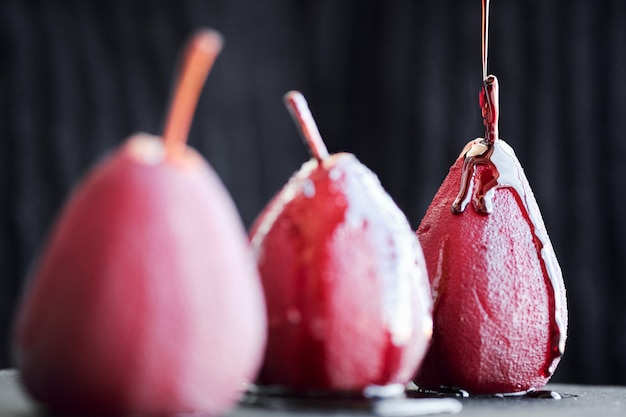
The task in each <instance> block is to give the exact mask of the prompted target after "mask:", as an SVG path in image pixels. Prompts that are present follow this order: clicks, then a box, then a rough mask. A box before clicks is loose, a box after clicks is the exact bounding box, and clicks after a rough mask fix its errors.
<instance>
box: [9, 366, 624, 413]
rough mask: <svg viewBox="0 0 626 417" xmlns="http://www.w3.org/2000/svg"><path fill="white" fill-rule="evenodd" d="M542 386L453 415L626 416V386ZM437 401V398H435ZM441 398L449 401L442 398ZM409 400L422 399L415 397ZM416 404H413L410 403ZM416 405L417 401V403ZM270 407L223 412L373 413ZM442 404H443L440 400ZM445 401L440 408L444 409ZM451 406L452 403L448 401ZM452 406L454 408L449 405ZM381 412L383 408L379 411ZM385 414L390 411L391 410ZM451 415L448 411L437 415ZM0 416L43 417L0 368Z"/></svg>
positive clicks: (467, 403)
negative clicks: (533, 394)
mask: <svg viewBox="0 0 626 417" xmlns="http://www.w3.org/2000/svg"><path fill="white" fill-rule="evenodd" d="M546 389H549V390H552V391H556V392H558V393H560V394H561V395H562V397H563V398H561V399H560V400H553V399H544V398H525V397H505V398H496V397H490V398H464V399H461V400H460V403H461V404H462V410H460V411H459V412H458V413H457V414H455V415H457V416H461V417H465V416H487V417H489V416H506V417H515V416H529V415H532V416H533V417H542V416H546V417H547V416H550V417H557V416H568V417H569V416H591V417H604V416H622V417H624V416H626V387H621V386H620V387H617V386H584V385H568V384H548V386H547V387H546ZM435 400H437V399H435ZM442 400H443V401H452V403H453V402H454V400H450V399H442ZM412 401H422V400H421V399H415V400H412ZM412 404H416V403H412ZM417 404H419V403H417ZM273 405H274V406H250V405H241V406H238V407H236V408H234V409H233V410H231V411H230V412H228V413H227V414H226V416H225V417H243V416H250V417H269V416H278V417H280V416H284V417H291V416H302V417H317V416H320V417H321V416H339V417H340V416H348V415H349V416H375V415H381V414H380V413H379V414H376V413H375V411H376V410H372V409H368V408H367V407H360V406H359V407H341V406H338V407H324V408H323V409H322V408H310V407H295V406H292V405H289V406H285V405H284V404H283V403H276V404H273ZM442 405H443V403H442ZM450 405H451V403H450V402H448V403H446V405H444V406H443V407H442V408H447V407H448V406H450ZM452 405H454V404H452ZM453 408H454V407H453ZM381 411H384V410H381ZM384 415H385V416H389V417H391V416H394V415H398V416H400V415H404V416H409V415H411V414H410V413H409V414H397V413H396V414H394V411H393V410H392V411H391V412H390V413H386V414H384ZM440 415H451V414H440ZM0 416H1V417H43V416H46V413H44V412H43V411H41V410H40V409H38V408H37V407H36V406H35V404H34V403H33V402H32V401H31V400H30V399H29V398H28V396H27V395H26V394H25V393H24V392H23V391H22V388H21V386H20V383H19V376H18V373H17V372H16V371H14V370H0Z"/></svg>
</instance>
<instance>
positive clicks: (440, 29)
mask: <svg viewBox="0 0 626 417" xmlns="http://www.w3.org/2000/svg"><path fill="white" fill-rule="evenodd" d="M0 5H1V6H0V139H1V148H0V195H1V196H2V204H0V273H1V274H2V276H1V279H0V335H1V337H0V342H1V343H2V346H3V350H2V354H1V355H0V366H10V365H11V359H10V354H9V349H8V334H9V333H8V332H9V327H10V321H11V318H12V314H13V311H14V308H15V304H16V301H17V299H18V296H19V293H20V291H21V289H22V287H23V285H24V282H25V279H26V277H27V275H28V270H29V265H31V263H32V262H33V260H34V259H35V258H36V256H37V253H38V249H39V247H40V246H41V244H42V242H43V239H44V237H45V235H46V233H47V231H48V229H49V227H50V226H51V223H52V221H53V219H54V216H55V215H56V214H57V213H58V211H59V210H60V207H61V204H62V202H63V200H64V199H65V198H66V197H67V195H68V193H69V192H70V190H71V188H72V185H73V184H74V183H75V182H76V181H77V180H78V179H79V178H80V177H81V176H82V175H83V174H84V173H85V171H86V169H87V168H88V167H89V166H90V165H91V164H92V163H93V162H94V161H96V160H97V159H98V158H99V157H101V156H102V155H104V154H105V153H106V152H107V151H109V150H111V149H113V148H114V147H115V146H117V145H118V144H120V143H121V141H122V140H123V139H124V138H125V137H127V136H128V135H130V134H131V133H133V132H136V131H147V132H150V133H159V132H160V128H161V123H162V120H163V119H162V117H163V114H164V112H165V109H166V106H167V102H168V95H169V89H170V85H171V80H172V76H173V73H174V70H175V62H176V58H177V54H178V50H179V47H180V46H181V45H182V43H183V41H184V40H185V39H186V38H187V37H188V36H189V35H190V34H191V33H192V32H193V31H194V30H195V29H197V28H199V27H201V26H210V27H214V28H216V29H218V30H220V31H221V32H222V33H223V34H224V36H225V39H226V45H225V49H224V51H223V53H222V55H221V56H220V57H219V59H218V61H217V63H216V65H215V67H214V70H213V73H212V74H211V76H210V78H209V80H208V82H207V85H206V88H205V90H204V93H203V95H202V97H201V100H200V103H199V108H198V112H197V117H196V119H195V123H194V125H193V128H192V132H191V138H190V144H191V145H192V146H194V147H196V148H197V149H198V150H199V151H200V152H201V153H202V154H203V155H204V156H205V157H206V158H207V159H208V160H209V161H210V163H211V164H212V165H213V167H214V168H215V169H216V170H217V172H218V173H219V175H220V176H221V178H222V179H223V181H224V183H225V185H226V187H227V188H228V190H229V191H230V192H231V194H232V196H233V198H234V200H235V202H236V204H237V207H238V208H239V210H240V213H241V217H242V219H243V221H244V223H245V224H246V226H249V225H250V223H251V222H252V221H253V219H254V218H255V216H256V215H257V214H258V213H259V212H260V211H261V209H262V208H263V206H264V205H265V204H266V202H267V201H268V200H269V198H270V197H271V196H272V195H273V194H274V193H276V192H277V191H278V190H279V189H280V187H281V186H282V185H283V184H284V183H285V182H286V181H287V179H288V178H289V176H290V175H291V174H292V173H293V172H294V171H295V170H297V169H298V168H299V166H300V164H301V163H302V162H304V161H305V160H306V159H308V155H307V152H306V150H305V148H304V147H303V145H302V143H301V141H300V139H299V137H298V134H297V131H296V129H295V127H294V126H293V123H292V122H291V120H290V118H289V116H288V113H287V112H286V110H285V109H284V108H283V104H282V101H281V97H282V95H283V94H284V93H285V92H286V91H288V90H290V89H300V90H301V91H303V93H304V94H305V95H306V97H307V98H308V100H309V103H310V105H311V108H312V111H313V113H314V115H315V116H316V119H317V121H318V124H319V126H320V129H321V131H322V134H323V136H324V137H325V139H326V142H327V145H328V148H329V149H330V150H331V151H333V152H336V151H348V152H352V153H354V154H356V156H357V157H358V158H359V159H360V160H361V161H362V162H363V163H365V164H366V165H368V166H369V167H370V168H371V169H372V170H373V171H374V172H376V173H377V174H378V175H379V177H380V179H381V182H382V183H383V185H384V187H385V188H386V189H387V190H388V192H389V193H390V194H391V195H392V197H393V198H394V199H395V200H396V202H397V203H398V204H399V205H400V207H401V208H402V209H403V210H404V211H405V213H406V215H407V217H408V218H409V220H410V222H411V223H412V225H413V227H414V228H417V225H418V224H419V222H420V219H421V217H422V216H423V214H424V213H425V211H426V207H427V206H428V204H429V202H430V199H431V198H432V196H433V195H434V193H435V191H436V190H437V188H438V187H439V184H440V183H441V181H442V180H443V178H444V176H445V175H446V173H447V170H448V167H449V166H450V165H451V164H452V162H453V161H454V159H455V158H456V157H457V155H458V153H459V152H460V150H461V148H462V147H463V145H464V144H465V143H466V142H467V141H469V140H470V139H473V138H475V137H477V136H482V135H483V127H482V121H481V118H480V111H479V107H478V91H479V88H480V83H481V68H480V62H481V61H480V50H481V49H480V48H481V46H480V22H481V21H480V19H481V16H480V1H479V0H472V1H469V0H464V1H461V0H459V1H452V0H447V1H444V0H436V1H429V2H426V1H417V0H410V1H409V0H394V1H384V0H358V1H356V0H352V1H348V0H340V1H337V0H265V1H256V0H228V1H226V0H224V1H211V0H202V1H200V0H177V1H164V0H153V1H150V2H147V1H146V2H139V1H129V0H110V1H83V0H75V1H55V2H52V1H47V2H46V1H11V0H5V1H1V2H0ZM491 17H492V21H491V22H492V26H491V36H490V41H491V42H490V56H489V71H490V72H491V73H493V74H495V75H497V76H498V78H499V80H500V87H501V97H500V102H501V118H500V132H501V135H502V137H503V138H505V139H506V140H507V142H508V143H509V144H511V145H512V146H513V148H514V149H515V150H516V152H517V154H518V157H519V159H520V160H521V162H522V165H523V166H524V167H525V169H526V172H527V175H528V177H529V180H530V182H531V185H532V187H533V189H534V192H535V194H536V197H537V200H538V202H539V205H540V207H541V208H542V211H543V215H544V220H545V222H546V225H547V227H548V231H549V232H550V236H551V238H552V241H553V244H554V246H555V249H556V252H557V255H558V256H559V259H560V262H561V266H562V268H563V272H564V276H565V281H566V285H567V289H568V297H569V309H570V331H569V340H568V346H567V350H566V354H565V356H564V359H563V361H562V362H561V365H560V367H559V368H558V370H557V373H556V375H555V377H554V379H553V380H555V381H562V382H578V383H594V384H595V383H598V384H626V300H625V298H626V297H625V294H626V277H624V270H625V269H626V217H625V214H626V213H625V211H624V207H625V205H626V198H625V195H626V164H625V163H624V158H625V157H626V149H625V148H626V133H625V132H626V2H624V1H623V0H613V1H610V0H585V1H581V0H549V1H548V0H526V1H516V0H493V1H492V16H491ZM529 324H530V325H532V323H529Z"/></svg>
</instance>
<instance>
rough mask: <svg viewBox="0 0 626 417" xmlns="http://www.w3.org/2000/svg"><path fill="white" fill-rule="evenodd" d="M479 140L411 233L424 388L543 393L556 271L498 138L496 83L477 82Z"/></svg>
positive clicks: (561, 292)
mask: <svg viewBox="0 0 626 417" xmlns="http://www.w3.org/2000/svg"><path fill="white" fill-rule="evenodd" d="M481 106H482V108H483V117H484V118H485V125H486V127H487V132H486V137H485V138H484V139H482V138H480V139H477V140H475V141H472V142H470V143H469V144H468V145H467V146H466V148H465V149H464V150H463V152H462V153H461V155H460V157H459V158H458V159H457V161H456V162H455V163H454V165H453V166H452V168H451V169H450V172H449V173H448V175H447V177H446V178H445V180H444V181H443V184H442V185H441V188H440V189H439V191H438V192H437V194H436V195H435V197H434V199H433V201H432V203H431V205H430V207H429V208H428V210H427V212H426V215H425V217H424V219H423V220H422V222H421V224H420V226H419V228H418V231H417V234H418V236H419V239H420V242H421V244H422V247H423V250H424V255H425V258H426V264H427V267H428V271H429V273H430V282H431V285H432V289H433V295H434V309H433V320H434V333H433V339H432V344H431V347H430V349H429V352H428V354H427V357H426V359H425V361H424V365H423V367H422V369H421V372H420V373H419V375H418V377H417V380H416V382H417V384H418V385H419V386H420V387H422V388H426V389H438V388H439V387H440V386H446V387H456V388H461V389H464V390H467V391H469V392H470V393H475V394H495V393H511V392H520V391H528V390H533V389H537V388H541V387H543V386H544V385H545V384H546V382H547V381H548V380H549V378H550V376H551V375H552V373H553V372H554V370H555V368H556V366H557V364H558V362H559V360H560V358H561V355H562V353H563V351H564V348H565V338H566V331H567V306H566V300H565V288H564V285H563V278H562V274H561V269H560V267H559V264H558V262H557V259H556V255H555V253H554V250H553V247H552V244H551V243H550V239H549V237H548V234H547V232H546V228H545V226H544V222H543V220H542V218H541V213H540V212H539V208H538V206H537V202H536V200H535V197H534V195H533V193H532V191H531V189H530V186H529V184H528V181H527V179H526V176H525V175H524V171H523V170H522V168H521V166H520V164H519V161H518V160H517V158H516V156H515V153H514V152H513V150H512V149H511V147H510V146H508V145H507V144H506V143H505V142H504V141H502V140H501V139H499V138H498V130H497V117H498V84H497V80H496V79H495V77H493V76H489V77H487V78H486V79H485V86H484V88H483V91H482V92H481Z"/></svg>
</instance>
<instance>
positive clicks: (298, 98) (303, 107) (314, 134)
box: [283, 91, 328, 162]
mask: <svg viewBox="0 0 626 417" xmlns="http://www.w3.org/2000/svg"><path fill="white" fill-rule="evenodd" d="M283 100H284V102H285V106H286V107H287V110H289V113H291V117H292V118H293V120H294V122H295V123H296V126H297V127H298V130H299V131H300V136H302V139H304V141H305V142H306V144H307V145H308V147H309V150H310V151H311V154H313V157H314V158H315V159H317V161H318V162H322V161H323V160H324V159H326V158H328V149H326V145H325V144H324V140H323V139H322V135H320V131H319V129H318V128H317V124H316V123H315V119H313V115H312V114H311V110H310V109H309V105H308V103H307V101H306V99H305V98H304V96H303V95H302V93H300V92H299V91H289V92H288V93H287V94H285V96H284V98H283Z"/></svg>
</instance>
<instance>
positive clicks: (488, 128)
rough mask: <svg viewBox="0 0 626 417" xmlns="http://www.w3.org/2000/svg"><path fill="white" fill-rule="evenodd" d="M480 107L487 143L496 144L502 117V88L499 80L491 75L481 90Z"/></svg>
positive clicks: (484, 81) (485, 80)
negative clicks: (499, 122)
mask: <svg viewBox="0 0 626 417" xmlns="http://www.w3.org/2000/svg"><path fill="white" fill-rule="evenodd" d="M479 101H480V107H481V109H482V116H483V123H484V125H485V142H487V143H494V142H495V141H496V140H498V138H499V136H500V133H499V131H498V118H499V117H500V88H499V85H498V79H497V78H496V77H495V76H494V75H489V76H487V78H485V79H484V80H483V88H482V89H481V90H480V100H479Z"/></svg>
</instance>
